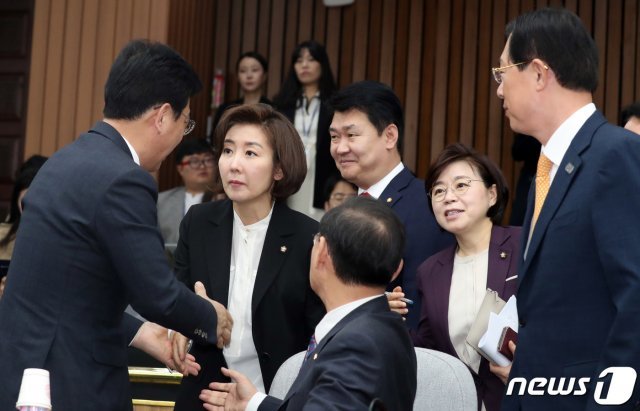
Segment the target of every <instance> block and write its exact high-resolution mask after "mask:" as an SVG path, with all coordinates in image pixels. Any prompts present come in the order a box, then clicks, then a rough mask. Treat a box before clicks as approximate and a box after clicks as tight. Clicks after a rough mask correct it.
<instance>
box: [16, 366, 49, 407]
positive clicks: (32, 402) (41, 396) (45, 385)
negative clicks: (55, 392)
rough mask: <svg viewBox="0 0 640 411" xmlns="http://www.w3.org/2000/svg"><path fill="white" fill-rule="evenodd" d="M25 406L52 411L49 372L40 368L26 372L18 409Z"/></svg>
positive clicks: (28, 369) (29, 369)
mask: <svg viewBox="0 0 640 411" xmlns="http://www.w3.org/2000/svg"><path fill="white" fill-rule="evenodd" d="M25 406H32V407H41V408H45V409H47V410H51V391H50V390H49V371H47V370H41V369H40V368H27V369H26V370H24V374H23V375H22V385H20V395H18V402H16V408H20V407H25Z"/></svg>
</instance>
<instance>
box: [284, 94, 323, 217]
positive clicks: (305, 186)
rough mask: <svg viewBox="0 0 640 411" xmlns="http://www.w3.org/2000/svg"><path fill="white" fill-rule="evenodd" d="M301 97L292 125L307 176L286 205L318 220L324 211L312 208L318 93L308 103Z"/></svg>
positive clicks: (318, 117)
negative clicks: (302, 155)
mask: <svg viewBox="0 0 640 411" xmlns="http://www.w3.org/2000/svg"><path fill="white" fill-rule="evenodd" d="M308 104H309V107H307V98H306V97H303V100H302V105H301V106H300V107H298V108H297V109H296V114H295V118H294V121H293V124H294V126H295V128H296V130H297V131H298V134H300V138H301V139H302V144H303V145H304V152H305V154H306V156H307V176H306V177H305V179H304V182H303V183H302V186H301V187H300V190H298V192H297V193H295V194H294V195H292V196H291V197H289V200H288V201H287V204H288V205H289V207H291V208H292V209H294V210H296V211H299V212H301V213H303V214H306V215H308V216H309V217H311V218H314V219H316V220H318V221H319V220H320V219H321V218H322V216H323V215H324V211H323V210H321V209H319V208H315V207H313V194H314V185H315V179H316V153H317V150H316V145H317V142H318V121H319V119H320V105H321V103H320V93H318V94H316V95H315V96H313V97H312V98H311V101H310V102H308Z"/></svg>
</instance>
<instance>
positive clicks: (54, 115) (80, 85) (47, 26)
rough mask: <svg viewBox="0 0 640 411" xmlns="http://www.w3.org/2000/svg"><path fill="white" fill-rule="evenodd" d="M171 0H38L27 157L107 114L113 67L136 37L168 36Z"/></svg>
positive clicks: (55, 145) (47, 151) (57, 145)
mask: <svg viewBox="0 0 640 411" xmlns="http://www.w3.org/2000/svg"><path fill="white" fill-rule="evenodd" d="M168 12H169V0H154V1H153V2H152V1H150V0H117V1H112V0H56V1H51V0H36V2H35V12H34V13H35V14H34V31H33V47H32V52H31V59H32V60H31V75H30V79H29V103H28V117H27V130H26V138H25V152H24V157H25V158H27V157H29V156H31V155H32V154H44V155H51V154H53V152H55V151H56V150H58V149H59V148H61V147H63V146H65V145H66V144H68V143H70V142H71V141H73V139H74V138H76V137H77V136H78V135H79V134H80V133H82V132H83V131H86V130H87V129H88V128H89V127H90V126H91V125H92V124H93V123H94V122H96V121H97V120H99V119H101V118H102V108H103V104H104V101H103V90H104V82H105V81H106V78H107V75H108V72H109V68H110V66H111V63H112V62H113V59H114V58H115V56H116V54H117V53H118V51H119V50H120V49H121V48H122V46H123V45H124V44H125V43H126V42H128V41H129V40H132V39H133V38H150V39H152V40H158V41H163V42H166V40H167V39H166V33H167V24H168Z"/></svg>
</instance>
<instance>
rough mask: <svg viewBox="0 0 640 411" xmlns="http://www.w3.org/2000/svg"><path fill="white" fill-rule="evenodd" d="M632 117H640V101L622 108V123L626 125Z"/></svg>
mask: <svg viewBox="0 0 640 411" xmlns="http://www.w3.org/2000/svg"><path fill="white" fill-rule="evenodd" d="M631 117H637V118H638V119H640V101H636V102H635V103H633V104H629V105H628V106H626V107H624V108H623V109H622V112H621V113H620V125H621V126H622V127H624V125H625V124H627V122H628V121H629V120H631Z"/></svg>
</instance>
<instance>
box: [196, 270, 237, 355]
mask: <svg viewBox="0 0 640 411" xmlns="http://www.w3.org/2000/svg"><path fill="white" fill-rule="evenodd" d="M194 290H195V292H196V294H198V295H199V296H200V297H202V298H204V299H205V300H207V301H209V302H210V303H211V305H213V308H215V309H216V314H218V327H217V329H216V337H217V344H216V345H217V346H218V348H220V349H222V348H224V346H225V345H229V342H230V341H231V328H232V327H233V318H231V314H229V311H227V309H226V308H224V305H222V304H220V303H219V302H217V301H213V300H212V299H210V298H209V297H207V291H206V290H205V288H204V284H202V283H201V282H200V281H196V284H195V286H194Z"/></svg>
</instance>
